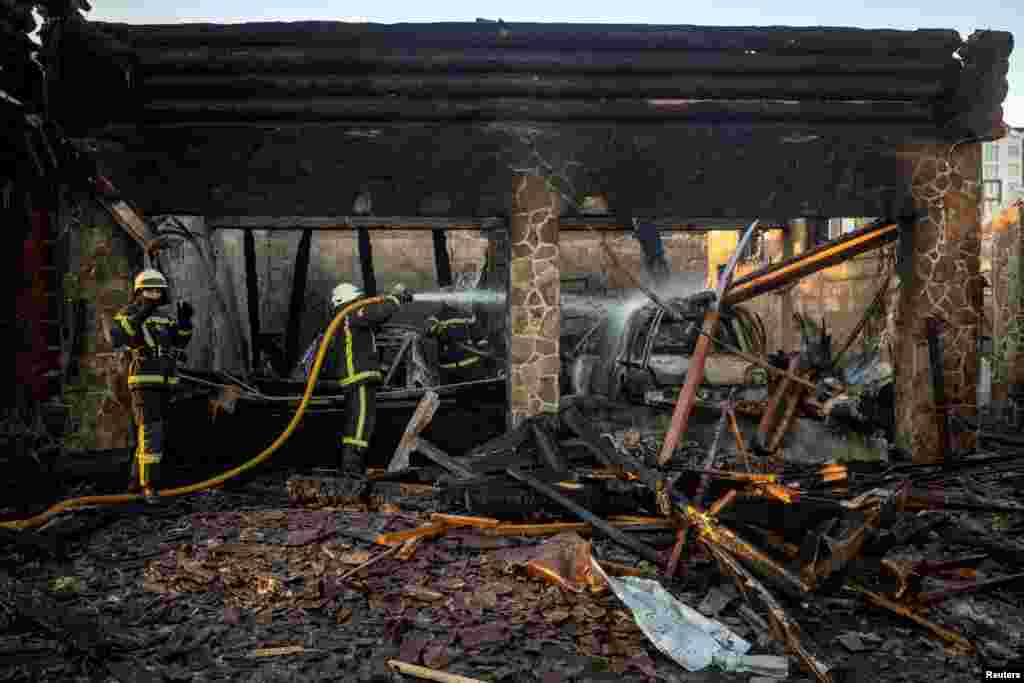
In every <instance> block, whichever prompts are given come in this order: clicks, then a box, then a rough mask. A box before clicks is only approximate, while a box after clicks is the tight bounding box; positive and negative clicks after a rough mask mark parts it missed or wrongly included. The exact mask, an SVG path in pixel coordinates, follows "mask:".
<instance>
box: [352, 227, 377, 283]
mask: <svg viewBox="0 0 1024 683" xmlns="http://www.w3.org/2000/svg"><path fill="white" fill-rule="evenodd" d="M356 233H357V236H358V239H359V266H360V268H362V271H363V291H364V292H365V293H366V296H376V294H377V276H376V275H375V274H374V271H373V245H372V244H371V242H370V231H369V230H367V229H366V228H356Z"/></svg>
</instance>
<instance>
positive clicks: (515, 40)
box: [91, 21, 963, 56]
mask: <svg viewBox="0 0 1024 683" xmlns="http://www.w3.org/2000/svg"><path fill="white" fill-rule="evenodd" d="M91 26H92V27H93V28H94V29H95V30H96V31H97V32H99V33H107V34H110V35H111V36H112V37H114V38H118V39H121V40H123V41H125V42H127V43H130V44H132V45H133V46H135V47H142V46H158V45H160V46H188V45H210V46H216V45H230V46H236V47H241V46H254V45H258V46H261V47H262V46H275V45H303V46H306V45H350V46H403V47H410V46H416V47H419V46H452V47H461V48H473V47H500V48H503V49H504V48H514V47H559V48H583V49H586V48H593V46H594V45H601V46H602V47H606V48H609V49H611V48H619V49H623V48H640V49H644V50H655V49H666V48H671V49H696V50H740V51H744V50H758V51H773V50H775V51H782V52H786V53H795V54H809V53H810V54H817V53H824V54H830V53H831V54H868V55H879V54H888V55H897V54H898V55H910V56H914V55H920V54H921V53H922V52H925V53H927V52H944V53H945V54H946V55H950V54H952V52H953V50H955V49H957V48H958V47H960V46H961V45H962V44H963V41H962V40H961V38H960V34H959V32H958V31H954V30H945V29H919V30H916V31H898V30H878V29H857V28H836V27H807V28H798V27H787V26H782V27H757V26H752V27H729V28H720V27H708V26H682V25H664V24H661V25H659V24H644V25H638V24H554V23H551V24H538V23H505V22H493V23H491V22H476V23H468V22H467V23H462V22H459V23H456V22H451V23H431V24H422V23H419V24H412V23H407V24H403V23H400V24H371V23H358V24H350V23H343V22H323V21H319V22H314V21H310V22H287V23H278V22H265V23H264V22H252V23H245V24H230V25H223V24H156V25H153V24H150V25H145V24H141V25H140V24H135V25H133V24H119V23H106V22H92V23H91Z"/></svg>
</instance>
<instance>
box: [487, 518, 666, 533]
mask: <svg viewBox="0 0 1024 683" xmlns="http://www.w3.org/2000/svg"><path fill="white" fill-rule="evenodd" d="M608 526H610V527H612V528H615V529H623V530H626V531H632V532H634V533H640V532H646V531H660V530H662V529H673V528H675V525H674V524H673V523H672V522H671V521H670V520H667V519H666V520H661V519H656V520H654V521H651V522H644V523H640V522H623V521H615V520H613V519H609V521H608ZM565 531H575V532H576V533H578V534H581V535H584V536H589V535H590V534H592V533H593V531H594V527H593V525H591V524H588V523H586V522H549V523H546V524H499V525H498V526H496V527H494V528H493V529H487V530H486V531H484V535H486V536H554V535H556V534H560V533H562V532H565Z"/></svg>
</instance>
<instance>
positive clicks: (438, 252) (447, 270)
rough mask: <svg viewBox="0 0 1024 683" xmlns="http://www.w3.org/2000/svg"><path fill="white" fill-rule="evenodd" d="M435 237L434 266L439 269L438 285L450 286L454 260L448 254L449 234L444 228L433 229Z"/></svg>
mask: <svg viewBox="0 0 1024 683" xmlns="http://www.w3.org/2000/svg"><path fill="white" fill-rule="evenodd" d="M431 234H432V236H433V238H434V267H435V268H436V270H437V285H438V287H449V286H451V284H452V260H451V257H450V256H449V254H448V236H447V235H445V233H444V230H443V229H435V230H433V231H432V233H431Z"/></svg>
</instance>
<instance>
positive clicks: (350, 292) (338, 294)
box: [331, 282, 363, 308]
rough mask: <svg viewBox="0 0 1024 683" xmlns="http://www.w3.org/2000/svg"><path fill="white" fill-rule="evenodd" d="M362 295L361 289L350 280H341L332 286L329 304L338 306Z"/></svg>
mask: <svg viewBox="0 0 1024 683" xmlns="http://www.w3.org/2000/svg"><path fill="white" fill-rule="evenodd" d="M362 295H363V290H361V289H359V288H358V287H356V286H355V285H354V284H352V283H350V282H342V283H341V284H340V285H338V286H337V287H335V288H334V291H333V292H331V306H332V307H334V308H339V307H341V306H344V305H345V304H347V303H349V302H350V301H355V300H356V299H358V298H359V297H361V296H362Z"/></svg>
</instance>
